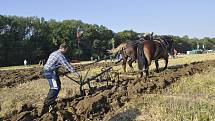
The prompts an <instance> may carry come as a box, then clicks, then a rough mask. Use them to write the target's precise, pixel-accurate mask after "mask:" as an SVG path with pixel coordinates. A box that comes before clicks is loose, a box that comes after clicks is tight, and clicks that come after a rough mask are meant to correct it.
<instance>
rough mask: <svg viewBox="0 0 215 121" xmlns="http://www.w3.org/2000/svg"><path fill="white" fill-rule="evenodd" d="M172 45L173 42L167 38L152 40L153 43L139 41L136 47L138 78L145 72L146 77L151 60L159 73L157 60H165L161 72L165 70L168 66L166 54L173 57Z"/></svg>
mask: <svg viewBox="0 0 215 121" xmlns="http://www.w3.org/2000/svg"><path fill="white" fill-rule="evenodd" d="M173 44H174V41H173V39H172V38H171V37H169V36H161V37H158V38H155V39H153V41H151V40H144V41H139V44H138V46H137V60H138V69H139V70H140V77H142V76H143V72H145V75H146V77H147V76H148V75H149V72H148V70H149V66H150V65H151V62H152V60H155V65H156V72H159V69H158V68H159V63H158V60H159V59H161V58H163V59H164V60H165V67H164V68H163V70H165V69H166V68H167V65H168V58H169V54H168V53H170V54H171V55H173V50H174V49H173V48H174V47H173Z"/></svg>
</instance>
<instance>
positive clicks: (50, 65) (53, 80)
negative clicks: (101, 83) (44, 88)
mask: <svg viewBox="0 0 215 121" xmlns="http://www.w3.org/2000/svg"><path fill="white" fill-rule="evenodd" d="M67 50H68V47H67V45H66V43H63V44H61V45H60V47H59V49H58V50H57V51H55V52H53V53H51V54H50V56H49V58H48V60H47V62H46V64H45V65H44V76H45V78H46V79H47V80H48V82H49V86H50V89H49V93H48V95H47V97H46V99H45V101H44V106H43V109H42V112H41V115H43V114H44V113H46V112H48V111H49V108H51V109H53V106H54V105H55V104H56V102H55V99H56V98H57V96H58V93H59V91H60V89H61V82H60V78H59V75H58V68H59V66H60V65H61V64H62V65H64V67H66V68H67V69H68V70H69V71H70V72H74V73H75V74H76V76H77V77H78V78H81V76H80V74H79V73H78V72H77V71H75V69H74V68H73V67H72V66H71V65H70V64H69V62H68V61H67V60H66V58H65V56H64V55H63V54H65V53H66V52H67Z"/></svg>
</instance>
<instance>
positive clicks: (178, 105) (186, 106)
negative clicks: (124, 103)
mask: <svg viewBox="0 0 215 121" xmlns="http://www.w3.org/2000/svg"><path fill="white" fill-rule="evenodd" d="M214 75H215V69H213V68H212V69H210V71H208V72H206V73H203V74H195V75H194V76H192V77H186V78H182V79H181V81H180V82H177V83H175V84H174V85H172V86H171V87H170V88H168V90H167V91H166V92H165V93H163V94H144V95H143V98H144V99H143V100H142V101H141V102H139V101H137V102H136V104H135V106H136V107H137V108H138V109H139V110H141V112H142V114H141V115H140V116H138V117H137V118H136V120H153V121H157V120H165V121H212V120H215V100H214V99H215V78H214Z"/></svg>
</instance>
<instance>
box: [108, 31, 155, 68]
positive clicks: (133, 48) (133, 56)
mask: <svg viewBox="0 0 215 121" xmlns="http://www.w3.org/2000/svg"><path fill="white" fill-rule="evenodd" d="M152 37H153V32H152V33H144V35H143V37H142V39H141V40H152ZM139 41H140V40H129V41H127V42H124V43H121V44H120V45H119V46H118V47H117V48H113V49H111V50H108V52H109V53H110V54H121V55H122V58H121V60H122V61H123V62H122V68H123V71H124V72H126V62H127V60H128V59H129V60H128V65H129V67H130V68H132V70H134V69H133V66H132V63H133V62H134V61H136V60H137V45H138V43H139Z"/></svg>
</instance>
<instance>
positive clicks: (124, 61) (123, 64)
mask: <svg viewBox="0 0 215 121" xmlns="http://www.w3.org/2000/svg"><path fill="white" fill-rule="evenodd" d="M127 59H128V58H127V57H126V58H124V59H123V61H122V68H123V71H124V72H126V62H127Z"/></svg>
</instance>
